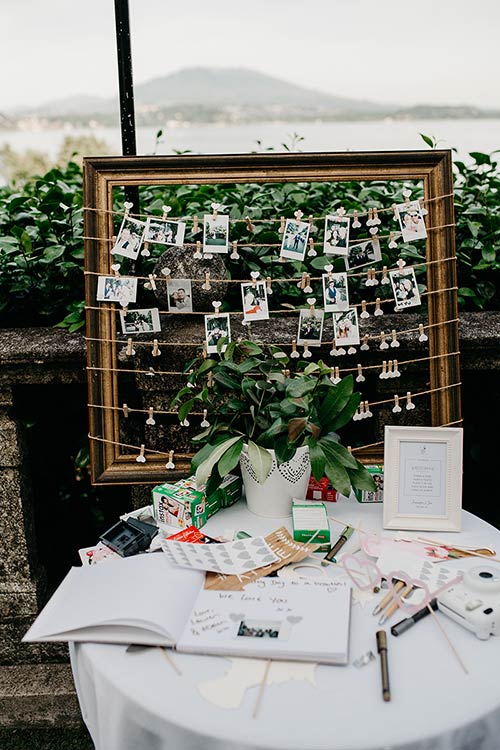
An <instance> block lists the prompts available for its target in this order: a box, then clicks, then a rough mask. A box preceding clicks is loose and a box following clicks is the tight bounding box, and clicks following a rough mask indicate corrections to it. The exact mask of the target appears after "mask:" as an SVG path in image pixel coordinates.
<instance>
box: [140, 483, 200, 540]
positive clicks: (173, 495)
mask: <svg viewBox="0 0 500 750" xmlns="http://www.w3.org/2000/svg"><path fill="white" fill-rule="evenodd" d="M153 509H154V517H155V520H156V522H157V523H158V525H159V526H174V527H177V528H179V529H185V528H187V527H188V526H196V528H197V529H199V528H200V527H201V526H203V524H205V523H206V522H207V519H208V514H207V504H206V502H205V496H204V494H203V492H200V491H199V490H196V489H194V488H193V487H183V486H179V485H177V484H168V482H166V483H165V484H160V485H158V487H154V489H153Z"/></svg>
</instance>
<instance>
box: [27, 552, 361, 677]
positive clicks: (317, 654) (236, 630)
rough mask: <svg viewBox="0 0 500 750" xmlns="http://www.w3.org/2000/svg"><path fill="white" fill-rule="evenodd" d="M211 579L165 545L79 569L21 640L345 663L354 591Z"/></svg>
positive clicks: (329, 585)
mask: <svg viewBox="0 0 500 750" xmlns="http://www.w3.org/2000/svg"><path fill="white" fill-rule="evenodd" d="M204 580H205V574H204V573H203V572H201V571H197V570H188V569H185V568H180V567H177V566H175V565H173V564H172V563H170V562H168V560H167V559H166V555H164V554H163V553H160V552H158V553H152V554H144V555H138V556H136V557H129V558H125V559H122V560H109V561H106V562H103V563H100V564H98V565H95V566H88V567H82V568H72V569H71V570H70V572H69V573H68V575H67V576H66V578H65V579H64V580H63V582H62V583H61V585H60V586H59V588H58V589H57V591H56V592H55V593H54V595H53V596H52V598H51V599H50V600H49V602H48V603H47V605H46V606H45V608H44V609H43V610H42V612H41V613H40V614H39V616H38V617H37V619H36V620H35V622H34V623H33V625H32V626H31V628H30V629H29V630H28V632H27V633H26V635H25V636H24V638H23V640H24V641H96V642H101V643H124V644H142V645H150V646H164V647H171V648H175V649H177V650H178V651H181V652H185V653H200V654H218V655H221V656H249V657H252V656H253V657H257V658H268V659H285V660H297V661H314V662H323V663H327V664H346V663H347V660H348V645H349V621H350V603H351V590H350V587H349V585H348V584H347V583H345V582H344V581H334V580H330V579H326V578H323V579H319V578H316V579H313V578H311V579H310V580H301V581H297V580H290V579H282V578H259V579H258V580H257V581H255V582H253V583H249V584H248V585H247V586H245V588H244V590H242V591H227V590H208V589H205V588H204V586H203V584H204Z"/></svg>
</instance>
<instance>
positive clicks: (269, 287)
mask: <svg viewBox="0 0 500 750" xmlns="http://www.w3.org/2000/svg"><path fill="white" fill-rule="evenodd" d="M271 284H272V280H271V277H270V276H268V277H267V279H266V291H267V293H268V294H272V293H273V287H272V285H271Z"/></svg>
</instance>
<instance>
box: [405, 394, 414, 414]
mask: <svg viewBox="0 0 500 750" xmlns="http://www.w3.org/2000/svg"><path fill="white" fill-rule="evenodd" d="M414 408H415V404H414V403H413V401H412V400H411V391H407V393H406V409H407V411H411V410H412V409H414Z"/></svg>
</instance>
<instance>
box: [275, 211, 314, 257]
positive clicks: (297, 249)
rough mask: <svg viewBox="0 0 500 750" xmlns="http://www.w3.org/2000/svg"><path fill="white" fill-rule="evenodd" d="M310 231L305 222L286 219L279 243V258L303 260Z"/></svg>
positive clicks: (309, 226) (308, 225)
mask: <svg viewBox="0 0 500 750" xmlns="http://www.w3.org/2000/svg"><path fill="white" fill-rule="evenodd" d="M310 229H311V225H310V224H309V223H308V222H306V221H296V220H295V219H287V221H286V224H285V231H284V232H283V241H282V243H281V257H282V258H289V259H290V260H304V257H305V254H306V249H307V240H308V239H309V230H310Z"/></svg>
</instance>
